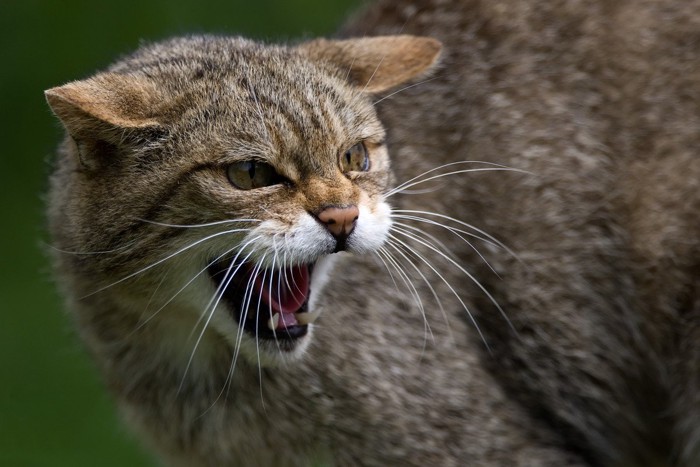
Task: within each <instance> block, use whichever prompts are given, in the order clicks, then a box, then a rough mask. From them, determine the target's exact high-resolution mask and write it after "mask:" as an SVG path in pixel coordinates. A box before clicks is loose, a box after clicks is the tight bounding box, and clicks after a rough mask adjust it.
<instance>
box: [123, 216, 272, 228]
mask: <svg viewBox="0 0 700 467" xmlns="http://www.w3.org/2000/svg"><path fill="white" fill-rule="evenodd" d="M136 220H137V221H140V222H144V223H146V224H153V225H157V226H160V227H172V228H177V229H196V228H201V227H213V226H215V225H224V224H233V223H236V222H261V221H260V220H259V219H226V220H223V221H216V222H207V223H206V224H167V223H165V222H157V221H149V220H148V219H141V218H138V217H137V218H136Z"/></svg>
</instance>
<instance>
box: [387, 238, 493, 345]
mask: <svg viewBox="0 0 700 467" xmlns="http://www.w3.org/2000/svg"><path fill="white" fill-rule="evenodd" d="M390 236H391V237H392V238H393V239H394V240H395V241H397V242H399V243H400V244H402V245H404V246H406V247H407V248H410V247H409V246H408V245H407V244H406V243H405V242H403V241H402V240H400V239H398V238H396V237H394V236H393V235H391V234H390ZM420 259H421V260H422V261H423V262H424V263H425V264H426V265H427V266H428V267H429V268H430V269H432V270H433V272H435V274H436V275H437V276H438V277H439V278H440V280H442V282H443V283H444V284H445V285H446V286H447V288H449V289H450V292H452V294H453V295H454V296H455V298H456V299H457V300H458V301H459V303H460V305H462V308H463V309H464V311H465V312H466V313H467V316H468V317H469V321H471V323H472V325H473V326H474V328H475V329H476V332H477V333H478V334H479V337H480V338H481V341H482V342H483V343H484V346H485V347H486V349H487V350H488V352H489V353H491V348H490V346H489V344H488V341H487V340H486V336H484V334H483V332H482V331H481V328H480V327H479V324H478V323H477V322H476V318H474V315H473V314H472V312H471V311H470V310H469V307H468V306H467V304H466V303H464V301H463V300H462V297H460V295H459V294H458V293H457V291H456V290H455V289H454V287H452V284H450V283H449V281H448V280H447V279H445V278H444V277H443V276H442V274H440V273H439V272H438V271H437V270H436V269H435V267H434V266H433V265H432V264H430V262H428V261H427V260H425V259H424V258H422V257H421V258H420Z"/></svg>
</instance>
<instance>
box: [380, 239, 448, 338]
mask: <svg viewBox="0 0 700 467" xmlns="http://www.w3.org/2000/svg"><path fill="white" fill-rule="evenodd" d="M384 254H385V259H386V260H387V261H389V264H391V265H392V266H393V267H394V270H395V271H396V272H397V273H398V275H399V277H400V278H401V280H402V281H403V283H404V284H405V285H406V288H407V289H408V291H409V293H410V294H411V296H412V297H413V299H414V300H415V303H416V305H417V306H418V310H419V311H420V313H421V315H422V316H423V322H424V330H425V333H426V334H425V335H426V336H427V335H428V334H430V337H431V340H432V341H433V342H435V337H434V336H433V332H432V329H431V328H430V323H428V318H427V315H426V313H425V307H424V306H423V301H422V300H421V298H420V294H419V293H418V290H417V289H416V287H415V286H414V285H413V283H412V282H411V279H410V278H409V277H408V274H406V272H405V271H404V270H403V268H401V265H400V264H399V262H398V261H397V260H396V258H394V257H393V256H392V255H391V254H390V253H389V252H388V251H387V250H384ZM426 339H427V337H426ZM424 348H425V343H424Z"/></svg>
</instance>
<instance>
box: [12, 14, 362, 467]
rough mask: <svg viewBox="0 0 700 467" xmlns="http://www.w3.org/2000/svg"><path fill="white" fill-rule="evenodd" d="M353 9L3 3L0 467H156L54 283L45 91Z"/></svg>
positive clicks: (286, 32) (302, 28)
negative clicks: (130, 62) (177, 49)
mask: <svg viewBox="0 0 700 467" xmlns="http://www.w3.org/2000/svg"><path fill="white" fill-rule="evenodd" d="M358 3H359V1H358V0H333V1H329V0H253V1H251V0H228V1H216V0H157V1H150V2H147V1H146V0H141V1H134V0H127V1H120V2H102V1H99V0H0V119H1V120H0V122H1V126H0V131H2V134H1V135H0V136H1V137H2V145H1V146H0V162H1V163H2V164H0V466H3V467H4V466H7V467H15V466H17V467H24V466H71V467H82V466H85V467H87V466H90V467H94V466H100V467H108V466H147V465H156V463H155V462H154V461H153V460H152V459H150V457H149V455H148V454H146V453H145V452H144V451H143V450H142V449H141V448H140V447H139V445H138V443H137V442H136V441H135V440H134V439H132V438H131V436H130V434H129V433H128V432H127V431H126V430H125V428H123V427H122V426H121V425H120V423H119V420H118V418H117V415H116V414H115V412H114V409H113V407H112V405H111V402H110V400H109V398H108V397H107V395H106V394H105V392H104V391H103V389H102V387H101V383H100V381H99V379H98V377H97V374H96V372H95V371H94V369H93V367H92V364H91V362H90V360H89V359H88V358H87V356H86V353H85V351H84V350H83V348H82V346H81V344H80V343H79V341H78V340H77V338H76V336H75V335H74V333H73V331H72V329H71V326H70V323H69V319H68V317H67V316H66V315H65V314H64V313H63V310H62V301H61V298H60V297H59V296H58V295H57V294H56V292H55V290H54V287H53V284H52V280H51V276H50V270H49V267H48V264H47V260H46V257H45V254H44V252H43V249H45V248H46V246H45V245H46V243H47V242H48V239H47V237H46V233H45V229H44V217H43V201H42V198H43V196H44V191H45V187H46V177H47V174H48V170H49V165H50V161H51V158H52V153H53V149H54V147H55V146H56V144H57V143H58V141H59V140H60V139H61V137H62V130H61V128H60V126H59V123H58V120H57V119H56V118H54V117H53V115H52V114H51V112H50V110H49V108H48V106H47V105H46V103H45V101H44V96H43V90H45V89H48V88H50V87H53V86H56V85H59V84H63V83H65V82H67V81H70V80H74V79H80V78H84V77H87V76H88V75H90V74H91V73H93V72H94V71H96V70H98V69H101V68H104V67H106V66H107V65H108V64H109V63H110V62H112V61H113V60H114V59H116V58H117V57H118V56H120V55H122V54H125V53H127V52H129V51H131V50H133V49H134V48H136V47H137V46H138V44H139V43H140V41H153V40H158V39H161V38H165V37H168V36H172V35H179V34H186V33H196V32H208V33H222V34H242V35H246V36H252V37H255V38H261V39H270V40H279V39H281V40H285V39H294V38H299V37H308V36H314V35H323V34H329V33H332V31H333V30H334V29H335V28H336V27H337V26H338V25H339V24H340V22H341V21H342V18H343V17H345V16H346V15H347V13H348V12H350V11H352V9H353V7H354V6H356V5H357V4H358Z"/></svg>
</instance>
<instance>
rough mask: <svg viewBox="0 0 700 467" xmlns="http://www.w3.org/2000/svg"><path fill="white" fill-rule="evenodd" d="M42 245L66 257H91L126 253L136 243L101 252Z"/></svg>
mask: <svg viewBox="0 0 700 467" xmlns="http://www.w3.org/2000/svg"><path fill="white" fill-rule="evenodd" d="M42 244H43V245H44V246H47V247H49V248H51V249H52V250H54V251H58V252H59V253H63V254H66V255H76V256H81V255H85V256H89V255H106V254H109V253H117V252H119V251H124V250H127V249H129V248H131V247H133V246H134V245H136V241H135V240H134V241H132V242H129V243H127V244H125V245H122V246H120V247H119V248H114V249H112V250H100V251H69V250H62V249H61V248H58V247H57V246H54V245H51V244H50V243H45V242H42Z"/></svg>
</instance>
